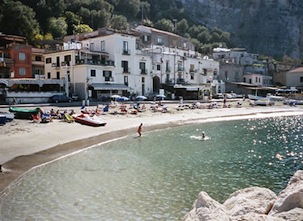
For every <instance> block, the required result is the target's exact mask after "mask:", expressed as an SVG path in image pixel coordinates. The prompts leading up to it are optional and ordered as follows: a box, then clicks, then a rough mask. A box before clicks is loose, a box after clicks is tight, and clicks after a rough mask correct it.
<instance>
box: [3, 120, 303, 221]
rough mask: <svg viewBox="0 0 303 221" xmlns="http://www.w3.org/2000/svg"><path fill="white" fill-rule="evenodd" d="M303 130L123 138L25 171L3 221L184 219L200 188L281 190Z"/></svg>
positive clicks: (280, 127)
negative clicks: (254, 187) (203, 138)
mask: <svg viewBox="0 0 303 221" xmlns="http://www.w3.org/2000/svg"><path fill="white" fill-rule="evenodd" d="M202 131H205V133H206V136H207V137H208V138H209V139H207V140H205V141H202V140H200V136H201V133H202ZM302 131H303V123H302V117H301V116H294V117H276V118H266V119H251V120H239V121H224V122H212V123H203V124H193V125H186V126H181V127H178V128H167V129H164V130H159V131H153V132H149V133H144V134H143V137H141V138H136V137H135V135H133V136H128V137H126V138H123V139H120V140H118V141H115V142H111V143H106V144H103V145H100V146H97V147H94V148H91V149H88V150H85V151H83V152H81V153H79V154H74V155H71V156H68V157H66V158H63V159H61V160H58V161H55V162H53V163H51V164H48V165H46V166H42V167H39V168H37V169H35V170H33V171H30V172H29V173H27V174H26V175H25V176H24V178H23V179H21V180H20V181H19V182H18V183H16V184H14V185H13V190H12V191H10V192H8V193H7V194H6V195H4V196H3V197H2V198H1V200H0V220H3V221H6V220H112V221H119V220H123V221H124V220H144V221H145V220H181V219H182V217H183V216H184V215H185V214H186V213H187V212H188V211H189V210H190V209H191V206H192V204H193V202H194V200H195V199H196V198H197V195H198V193H199V192H200V191H206V192H207V193H208V194H209V195H210V196H211V197H212V198H214V199H216V200H217V201H219V202H221V203H222V202H224V200H226V199H227V198H228V196H229V195H230V194H231V193H232V192H234V191H236V190H238V189H240V188H245V187H251V186H262V187H267V188H270V189H271V190H273V191H274V192H276V193H278V192H279V191H281V190H282V189H283V188H285V186H286V184H287V182H288V180H289V178H290V177H291V176H292V175H293V174H294V172H295V171H297V170H299V169H303V135H302Z"/></svg>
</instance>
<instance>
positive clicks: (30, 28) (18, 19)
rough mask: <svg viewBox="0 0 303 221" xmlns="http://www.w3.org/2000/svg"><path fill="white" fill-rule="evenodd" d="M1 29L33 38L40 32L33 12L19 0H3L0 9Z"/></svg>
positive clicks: (29, 38) (8, 32)
mask: <svg viewBox="0 0 303 221" xmlns="http://www.w3.org/2000/svg"><path fill="white" fill-rule="evenodd" d="M0 11H1V14H2V16H0V27H1V31H2V32H4V33H7V34H15V35H20V36H24V37H26V38H27V39H28V40H32V39H34V37H35V35H36V34H38V33H39V32H40V29H39V24H38V22H37V20H36V19H35V12H34V11H33V10H32V9H31V8H29V7H27V6H25V5H23V4H22V3H21V2H19V1H11V0H9V1H5V2H4V4H3V6H2V7H1V9H0Z"/></svg>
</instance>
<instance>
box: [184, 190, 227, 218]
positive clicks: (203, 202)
mask: <svg viewBox="0 0 303 221" xmlns="http://www.w3.org/2000/svg"><path fill="white" fill-rule="evenodd" d="M213 220H220V221H225V220H226V221H230V217H229V216H228V214H227V212H226V211H225V209H224V207H223V206H222V204H220V203H218V202H217V201H215V200H214V199H212V198H211V197H210V196H209V195H208V194H207V193H206V192H203V191H202V192H200V193H199V195H198V199H197V200H196V201H195V202H194V204H193V209H192V210H191V211H190V212H189V213H188V214H186V216H185V217H184V219H183V221H213Z"/></svg>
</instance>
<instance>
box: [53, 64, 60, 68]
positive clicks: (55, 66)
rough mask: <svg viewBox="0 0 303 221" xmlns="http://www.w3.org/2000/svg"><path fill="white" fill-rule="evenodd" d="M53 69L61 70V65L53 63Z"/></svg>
mask: <svg viewBox="0 0 303 221" xmlns="http://www.w3.org/2000/svg"><path fill="white" fill-rule="evenodd" d="M52 68H60V64H57V63H52Z"/></svg>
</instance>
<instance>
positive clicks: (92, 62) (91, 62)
mask: <svg viewBox="0 0 303 221" xmlns="http://www.w3.org/2000/svg"><path fill="white" fill-rule="evenodd" d="M80 64H88V65H103V66H115V62H114V61H111V60H107V61H103V60H92V59H80V60H76V65H80Z"/></svg>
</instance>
